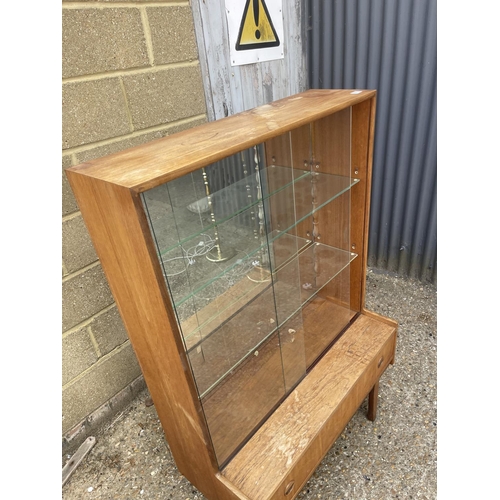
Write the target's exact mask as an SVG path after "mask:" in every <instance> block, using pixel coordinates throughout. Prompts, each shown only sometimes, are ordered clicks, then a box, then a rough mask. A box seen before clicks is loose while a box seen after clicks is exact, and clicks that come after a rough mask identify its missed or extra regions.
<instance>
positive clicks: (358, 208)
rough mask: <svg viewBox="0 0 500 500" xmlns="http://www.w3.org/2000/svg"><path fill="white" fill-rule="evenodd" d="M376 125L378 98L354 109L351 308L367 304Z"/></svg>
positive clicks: (360, 307)
mask: <svg viewBox="0 0 500 500" xmlns="http://www.w3.org/2000/svg"><path fill="white" fill-rule="evenodd" d="M374 125H375V97H373V98H372V99H369V100H367V101H364V102H362V103H359V104H356V105H355V106H353V107H352V157H351V159H352V166H351V175H352V177H354V178H357V179H359V182H358V183H357V184H356V185H355V186H353V187H352V189H351V217H352V218H351V245H354V249H353V250H352V251H353V252H355V253H357V254H358V257H357V258H356V259H355V260H354V261H353V262H352V263H351V266H350V269H351V307H352V309H354V310H356V311H361V310H362V308H363V307H364V303H365V284H366V264H367V252H368V225H369V219H370V210H369V207H370V192H371V174H372V155H373V134H374Z"/></svg>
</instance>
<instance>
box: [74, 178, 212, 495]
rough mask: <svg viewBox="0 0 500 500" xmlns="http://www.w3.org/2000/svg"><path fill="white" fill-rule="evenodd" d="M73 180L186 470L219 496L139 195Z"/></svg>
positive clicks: (202, 423) (207, 492) (176, 454)
mask: <svg viewBox="0 0 500 500" xmlns="http://www.w3.org/2000/svg"><path fill="white" fill-rule="evenodd" d="M68 178H69V181H70V184H71V187H72V189H73V191H74V193H75V196H76V199H77V201H78V205H79V207H80V210H81V212H82V215H83V218H84V220H85V223H86V225H87V228H88V231H89V233H90V236H91V238H92V241H93V243H94V246H95V249H96V251H97V254H98V256H99V258H100V261H101V264H102V267H103V269H104V271H105V273H106V277H107V279H108V282H109V285H110V288H111V291H112V293H113V296H114V298H115V300H116V304H117V306H118V309H119V311H120V314H121V316H122V319H123V322H124V324H125V327H126V329H127V332H128V335H129V337H130V341H131V343H132V345H133V347H134V351H135V353H136V356H137V359H138V361H139V364H140V366H141V369H142V372H143V374H144V378H145V380H146V383H147V385H148V388H149V390H150V393H151V396H152V397H153V400H154V403H155V407H156V410H157V412H158V416H159V418H160V421H161V423H162V426H163V429H164V432H165V434H166V437H167V441H168V443H169V446H170V448H171V451H172V454H173V456H174V458H175V461H176V464H177V466H178V468H179V470H180V471H181V473H182V474H184V475H185V476H186V478H187V479H188V480H189V481H191V482H192V483H193V484H194V485H195V486H196V487H197V488H198V489H199V490H200V491H202V492H203V493H204V494H205V495H207V496H208V497H209V498H218V497H217V496H216V488H218V485H217V484H215V472H216V466H215V460H214V457H213V452H212V446H211V443H210V440H209V437H208V433H207V429H206V426H205V421H204V418H203V415H202V413H201V406H200V405H199V403H198V399H197V396H196V392H195V387H194V382H193V380H192V375H191V373H190V371H189V365H188V363H187V360H186V356H185V353H184V349H183V347H182V341H181V340H180V338H179V333H178V331H177V324H176V321H175V316H174V313H173V311H172V308H171V305H170V302H169V300H168V298H167V291H166V289H165V285H164V283H163V279H162V278H161V270H160V267H159V263H158V261H157V259H156V254H155V252H154V246H153V242H152V241H150V236H149V232H148V231H146V227H147V221H146V219H145V216H144V213H143V211H142V207H141V205H140V200H139V199H138V197H137V195H134V194H133V193H132V192H130V191H129V190H128V189H125V188H121V187H118V186H115V185H111V184H108V183H105V182H102V181H96V180H95V179H92V178H89V177H86V176H82V175H79V174H77V173H73V172H68Z"/></svg>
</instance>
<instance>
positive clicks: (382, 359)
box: [377, 356, 384, 368]
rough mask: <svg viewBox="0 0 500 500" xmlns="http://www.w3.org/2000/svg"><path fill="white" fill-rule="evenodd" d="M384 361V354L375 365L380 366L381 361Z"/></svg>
mask: <svg viewBox="0 0 500 500" xmlns="http://www.w3.org/2000/svg"><path fill="white" fill-rule="evenodd" d="M383 362H384V356H382V357H381V358H380V359H379V361H378V365H377V368H380V367H381V366H382V363H383Z"/></svg>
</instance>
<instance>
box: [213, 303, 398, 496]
mask: <svg viewBox="0 0 500 500" xmlns="http://www.w3.org/2000/svg"><path fill="white" fill-rule="evenodd" d="M396 331H397V327H396V324H395V323H392V322H391V321H390V320H388V319H386V318H382V317H377V315H375V314H373V313H369V312H366V313H363V314H361V315H360V316H359V317H358V318H357V319H356V320H355V321H354V322H353V324H352V325H351V326H350V327H349V328H348V330H347V331H346V332H345V333H344V334H343V336H342V337H341V338H340V339H339V341H338V342H337V343H335V344H334V346H333V347H332V348H331V349H330V350H329V351H328V352H327V353H326V354H325V356H324V357H323V358H322V359H321V360H320V361H319V362H318V364H317V365H316V366H315V367H314V368H313V369H312V370H311V371H310V372H309V374H308V375H307V376H306V377H305V378H304V379H303V380H302V382H301V383H300V384H299V385H298V386H297V387H296V388H295V389H294V390H293V391H292V393H291V394H290V395H289V396H288V397H287V398H286V399H285V400H284V402H283V403H282V404H281V405H280V406H279V407H278V408H277V409H276V411H275V412H274V413H273V414H272V415H271V417H270V418H269V419H268V420H267V421H266V422H265V423H264V425H263V426H262V427H260V429H259V430H258V431H257V432H256V433H255V434H254V436H253V437H252V438H251V439H250V440H249V441H248V442H247V443H246V444H245V446H244V447H243V448H242V449H241V450H240V451H239V452H238V453H237V454H236V455H235V457H234V458H233V459H232V460H231V461H230V462H229V464H228V465H227V466H226V467H225V468H224V469H223V471H222V473H221V474H222V476H224V483H228V482H229V483H231V485H232V487H233V488H234V489H233V493H234V491H239V492H241V496H240V497H239V498H242V499H250V500H257V499H258V500H271V499H272V500H277V499H291V498H294V497H295V496H296V495H297V494H298V492H299V491H300V489H301V488H302V486H303V485H304V484H305V482H306V481H307V480H308V478H309V477H310V475H311V474H312V473H313V472H314V470H315V468H316V467H317V465H318V464H319V463H320V462H321V460H322V459H323V457H324V456H325V454H326V453H327V452H328V450H329V449H330V447H331V446H332V444H333V443H334V442H335V440H336V439H337V438H338V436H339V435H340V433H341V432H342V430H343V429H344V427H345V426H346V425H347V423H348V422H349V420H350V419H351V418H352V416H353V415H354V413H355V412H356V410H357V409H358V408H359V406H360V405H361V403H362V402H363V400H364V399H365V398H366V397H367V396H368V394H369V393H370V392H371V391H372V389H373V388H374V387H375V385H376V384H377V382H378V380H379V378H380V376H381V375H382V373H383V372H384V370H385V369H386V368H387V366H388V364H389V363H391V362H393V360H394V354H395V346H396ZM372 413H373V412H372Z"/></svg>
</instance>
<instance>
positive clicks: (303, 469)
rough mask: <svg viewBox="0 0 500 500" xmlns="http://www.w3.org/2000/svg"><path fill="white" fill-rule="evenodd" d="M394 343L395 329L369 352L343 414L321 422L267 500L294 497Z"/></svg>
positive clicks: (387, 360) (374, 379)
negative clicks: (369, 355) (316, 435)
mask: <svg viewBox="0 0 500 500" xmlns="http://www.w3.org/2000/svg"><path fill="white" fill-rule="evenodd" d="M395 342H396V330H394V332H393V334H392V335H391V336H390V337H389V338H387V340H386V341H385V343H384V344H383V345H382V347H381V348H380V349H379V351H378V352H377V353H376V354H375V355H373V353H372V355H371V359H370V360H369V362H368V364H367V367H366V370H365V373H364V374H363V375H362V376H361V377H360V379H359V381H358V384H356V385H355V386H353V388H352V390H351V395H352V397H350V398H348V401H347V402H346V408H345V411H341V412H339V418H333V419H330V420H329V421H328V422H326V423H325V425H324V427H323V429H322V430H321V431H320V433H319V435H318V437H317V438H316V439H315V440H314V441H313V442H312V443H311V445H310V446H309V448H308V449H307V450H306V451H305V452H304V453H303V454H302V456H301V457H300V460H299V461H298V462H297V463H296V464H295V466H294V467H293V469H292V470H291V471H290V472H289V473H288V475H287V476H286V478H285V479H284V480H283V482H282V483H281V485H280V487H279V488H278V490H277V491H276V492H275V494H274V495H273V496H272V497H271V498H272V500H291V499H293V498H295V497H296V496H297V495H298V493H299V492H300V490H301V489H302V488H303V486H304V484H305V483H306V482H307V480H308V479H309V477H310V476H311V475H312V473H313V472H314V470H315V469H316V467H317V466H318V465H319V463H320V462H321V460H322V459H323V457H324V456H325V455H326V454H327V453H328V451H329V449H330V448H331V447H332V446H333V444H334V443H335V441H336V440H337V439H338V437H339V435H340V434H341V433H342V431H343V429H344V428H345V426H346V425H347V423H348V422H349V420H350V419H351V418H352V416H353V415H354V413H355V412H356V411H357V409H358V408H359V406H360V405H361V403H362V402H363V400H364V399H365V398H366V396H367V395H368V393H369V392H370V391H371V389H372V388H373V386H374V385H375V384H376V383H377V381H378V380H379V379H380V377H381V376H382V374H383V373H384V371H385V370H386V368H387V366H388V365H389V363H390V362H391V361H392V359H393V356H394V350H395ZM340 420H342V424H341V425H339V421H340Z"/></svg>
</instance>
